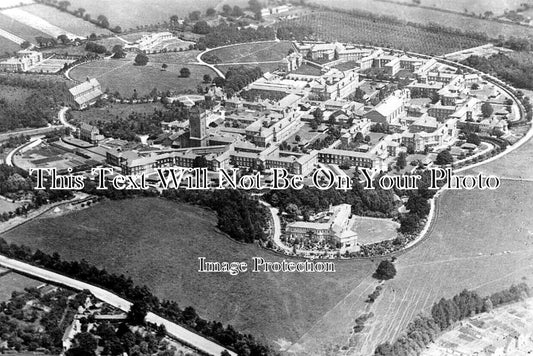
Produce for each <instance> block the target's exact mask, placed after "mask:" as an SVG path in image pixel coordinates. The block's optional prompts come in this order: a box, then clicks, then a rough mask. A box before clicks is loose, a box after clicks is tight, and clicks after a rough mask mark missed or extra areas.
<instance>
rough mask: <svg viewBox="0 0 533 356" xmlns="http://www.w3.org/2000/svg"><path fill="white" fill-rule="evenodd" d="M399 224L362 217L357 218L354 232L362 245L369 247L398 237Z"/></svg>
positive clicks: (388, 220) (387, 220) (389, 220)
mask: <svg viewBox="0 0 533 356" xmlns="http://www.w3.org/2000/svg"><path fill="white" fill-rule="evenodd" d="M398 227H399V224H398V223H396V222H394V221H392V220H391V219H376V218H368V217H364V216H360V217H358V218H357V220H356V222H355V225H354V227H353V230H354V231H355V232H357V241H358V243H359V244H360V245H367V244H372V243H376V242H379V241H384V240H391V239H394V238H396V236H397V235H398V234H397V232H396V229H398Z"/></svg>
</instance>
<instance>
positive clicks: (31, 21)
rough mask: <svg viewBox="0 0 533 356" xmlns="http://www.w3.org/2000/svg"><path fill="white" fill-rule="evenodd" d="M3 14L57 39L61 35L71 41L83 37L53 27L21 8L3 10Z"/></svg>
mask: <svg viewBox="0 0 533 356" xmlns="http://www.w3.org/2000/svg"><path fill="white" fill-rule="evenodd" d="M2 14H4V15H6V16H8V17H10V18H12V19H13V20H16V21H19V22H21V23H22V24H24V25H27V26H30V27H33V28H34V29H36V30H38V31H42V32H44V33H46V34H47V35H49V36H52V37H54V38H57V37H58V36H59V35H67V36H68V37H69V38H71V39H75V38H78V37H79V38H82V37H83V36H78V35H76V34H74V33H71V32H68V31H66V30H64V29H62V28H60V27H57V26H55V25H52V24H51V23H50V22H48V21H46V20H44V19H42V18H40V17H39V16H35V15H33V14H31V13H29V12H27V11H24V10H22V9H21V8H13V9H7V10H2Z"/></svg>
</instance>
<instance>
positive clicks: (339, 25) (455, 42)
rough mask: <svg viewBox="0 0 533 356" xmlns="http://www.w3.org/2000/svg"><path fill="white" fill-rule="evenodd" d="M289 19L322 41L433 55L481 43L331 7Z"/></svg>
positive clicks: (481, 42) (464, 37)
mask: <svg viewBox="0 0 533 356" xmlns="http://www.w3.org/2000/svg"><path fill="white" fill-rule="evenodd" d="M291 22H292V23H296V24H298V25H302V26H310V27H311V28H313V30H314V32H315V33H316V35H317V36H318V37H319V38H320V39H321V40H324V41H340V42H351V43H361V44H366V45H373V46H380V47H391V48H397V49H407V50H410V51H413V52H419V53H425V54H433V55H441V54H445V53H449V52H455V51H458V50H461V49H465V48H470V47H476V46H479V45H482V44H484V42H483V41H480V40H476V39H473V38H470V37H467V36H461V35H456V34H442V33H434V32H430V31H427V30H424V29H421V28H417V27H414V26H404V25H400V24H392V23H386V22H381V21H373V20H372V19H369V18H363V17H355V16H351V15H348V14H344V13H337V12H332V11H318V12H315V13H312V14H309V15H305V16H302V17H299V18H298V19H295V20H292V21H291Z"/></svg>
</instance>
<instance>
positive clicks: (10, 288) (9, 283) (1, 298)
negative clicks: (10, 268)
mask: <svg viewBox="0 0 533 356" xmlns="http://www.w3.org/2000/svg"><path fill="white" fill-rule="evenodd" d="M41 284H43V282H40V281H38V280H35V279H31V278H28V277H26V276H23V275H21V274H17V273H15V272H9V273H7V274H5V275H3V276H2V277H0V286H2V288H0V302H6V301H8V300H9V299H11V294H12V293H13V292H15V291H17V292H23V291H24V288H31V287H38V286H40V285H41Z"/></svg>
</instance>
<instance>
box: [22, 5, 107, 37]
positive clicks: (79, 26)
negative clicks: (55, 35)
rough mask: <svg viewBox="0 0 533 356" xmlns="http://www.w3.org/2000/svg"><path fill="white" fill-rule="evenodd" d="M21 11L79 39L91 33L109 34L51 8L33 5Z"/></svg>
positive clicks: (105, 30)
mask: <svg viewBox="0 0 533 356" xmlns="http://www.w3.org/2000/svg"><path fill="white" fill-rule="evenodd" d="M22 9H23V10H24V11H26V12H28V13H30V14H33V15H35V16H39V17H41V18H42V19H44V20H46V21H48V22H49V23H51V24H52V25H55V26H57V27H60V28H62V29H63V30H66V31H68V32H72V33H74V34H76V35H78V36H80V37H89V35H90V34H91V33H96V34H97V35H99V34H110V33H111V31H109V30H107V29H105V28H102V27H98V26H96V25H94V24H92V23H90V22H89V21H85V20H83V19H81V18H79V17H76V16H74V15H71V14H69V13H67V12H62V11H59V10H58V9H56V8H54V7H51V6H46V5H42V4H35V5H31V6H24V7H23V8H22Z"/></svg>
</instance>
